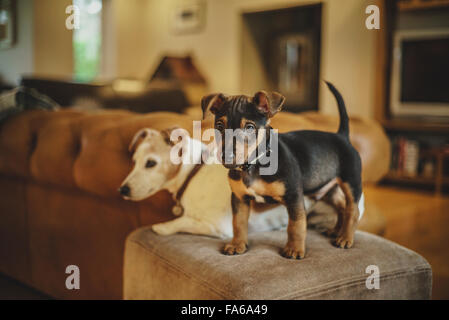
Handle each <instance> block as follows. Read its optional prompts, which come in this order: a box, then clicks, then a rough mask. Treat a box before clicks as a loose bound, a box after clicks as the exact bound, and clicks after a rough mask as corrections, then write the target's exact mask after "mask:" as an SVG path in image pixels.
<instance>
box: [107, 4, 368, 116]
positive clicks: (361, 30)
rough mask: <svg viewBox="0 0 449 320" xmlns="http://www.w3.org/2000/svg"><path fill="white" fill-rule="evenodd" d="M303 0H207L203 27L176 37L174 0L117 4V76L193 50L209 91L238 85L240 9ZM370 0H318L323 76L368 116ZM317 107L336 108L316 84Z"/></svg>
mask: <svg viewBox="0 0 449 320" xmlns="http://www.w3.org/2000/svg"><path fill="white" fill-rule="evenodd" d="M315 2H317V1H306V0H285V1H276V0H226V1H223V0H208V1H207V17H206V19H207V21H206V28H205V30H203V31H202V32H200V33H195V34H185V35H176V34H174V33H173V32H172V30H171V17H172V12H173V8H174V6H175V5H176V4H177V3H178V1H177V0H164V1H158V0H149V1H145V2H143V1H141V0H127V1H115V2H114V10H113V11H114V15H115V17H116V25H115V26H114V28H116V30H115V34H116V35H117V42H116V45H117V52H116V59H117V68H116V73H117V75H118V76H121V77H135V78H146V77H148V76H149V75H150V73H151V71H152V70H153V69H154V68H155V67H156V65H157V63H158V62H159V60H160V58H161V57H162V56H163V55H165V54H172V55H173V54H175V55H176V54H178V55H183V54H188V53H190V54H192V55H193V56H194V57H195V59H196V61H197V64H198V65H199V67H200V69H201V71H202V72H203V73H204V74H205V75H206V77H207V78H208V80H209V83H210V90H211V91H222V92H226V93H229V94H234V93H240V92H241V91H240V89H241V83H240V79H241V72H240V70H241V65H240V63H241V62H240V60H241V59H240V58H241V36H242V30H243V28H242V21H241V17H240V15H241V13H242V12H247V11H257V10H262V9H263V10H268V9H275V8H283V7H287V6H293V5H300V4H305V3H307V4H309V3H315ZM373 2H374V1H368V0H338V1H336V0H326V1H323V3H324V4H325V5H324V8H323V34H322V56H321V78H322V79H326V80H329V81H332V82H334V84H335V85H336V86H337V87H338V88H339V89H340V90H341V92H342V93H343V95H344V97H345V99H346V103H347V106H348V110H349V112H350V114H351V115H362V116H368V117H372V116H373V113H374V112H373V108H374V104H373V98H374V80H375V79H374V59H375V57H374V54H375V53H374V41H375V36H376V32H377V31H370V30H367V29H366V28H365V19H366V14H365V8H366V7H367V6H368V5H369V4H372V3H373ZM320 110H322V111H323V112H325V113H331V114H336V105H335V101H334V99H333V97H332V95H331V94H330V93H329V92H328V91H327V89H326V88H325V87H324V86H321V88H320Z"/></svg>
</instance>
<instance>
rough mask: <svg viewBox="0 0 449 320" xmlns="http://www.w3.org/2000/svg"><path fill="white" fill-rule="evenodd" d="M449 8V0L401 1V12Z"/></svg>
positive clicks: (399, 5) (399, 7)
mask: <svg viewBox="0 0 449 320" xmlns="http://www.w3.org/2000/svg"><path fill="white" fill-rule="evenodd" d="M441 7H449V0H400V1H398V9H399V10H400V11H413V10H425V9H433V8H441Z"/></svg>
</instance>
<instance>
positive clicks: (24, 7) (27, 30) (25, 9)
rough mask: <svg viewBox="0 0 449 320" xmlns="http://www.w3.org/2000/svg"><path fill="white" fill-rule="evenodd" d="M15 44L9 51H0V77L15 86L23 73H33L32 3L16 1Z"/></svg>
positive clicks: (24, 0) (28, 0)
mask: <svg viewBox="0 0 449 320" xmlns="http://www.w3.org/2000/svg"><path fill="white" fill-rule="evenodd" d="M17 21H18V22H19V23H18V25H17V38H16V40H17V42H16V43H15V44H14V46H13V47H12V48H11V49H5V50H0V77H1V78H2V80H3V81H4V82H5V83H8V84H12V85H16V84H18V83H19V81H20V78H21V75H22V74H23V73H30V72H32V71H33V32H32V30H33V1H32V0H18V1H17Z"/></svg>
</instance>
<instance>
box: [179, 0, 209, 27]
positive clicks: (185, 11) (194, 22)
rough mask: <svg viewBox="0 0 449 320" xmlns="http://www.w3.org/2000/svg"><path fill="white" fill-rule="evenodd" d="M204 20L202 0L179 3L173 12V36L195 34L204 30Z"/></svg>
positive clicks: (204, 8) (204, 11)
mask: <svg viewBox="0 0 449 320" xmlns="http://www.w3.org/2000/svg"><path fill="white" fill-rule="evenodd" d="M205 20H206V3H205V1H204V0H189V1H179V2H178V3H177V4H176V7H175V9H174V12H173V23H172V29H173V32H174V33H175V34H183V33H196V32H199V31H201V30H202V29H203V28H204V25H205Z"/></svg>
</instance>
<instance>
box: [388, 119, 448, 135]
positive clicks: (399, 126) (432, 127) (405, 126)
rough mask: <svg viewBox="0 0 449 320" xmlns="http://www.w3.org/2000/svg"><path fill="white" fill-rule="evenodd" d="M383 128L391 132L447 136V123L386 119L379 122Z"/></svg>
mask: <svg viewBox="0 0 449 320" xmlns="http://www.w3.org/2000/svg"><path fill="white" fill-rule="evenodd" d="M381 123H382V125H383V127H384V128H385V129H387V130H391V131H415V132H421V131H423V132H435V133H447V134H449V122H433V121H418V120H402V119H388V120H382V121H381Z"/></svg>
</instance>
